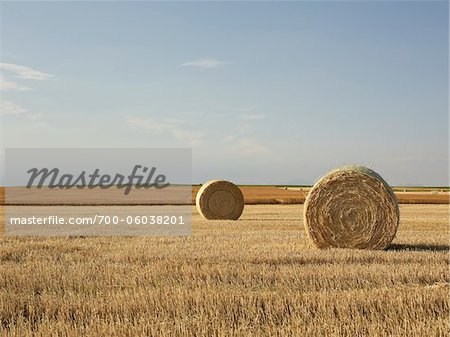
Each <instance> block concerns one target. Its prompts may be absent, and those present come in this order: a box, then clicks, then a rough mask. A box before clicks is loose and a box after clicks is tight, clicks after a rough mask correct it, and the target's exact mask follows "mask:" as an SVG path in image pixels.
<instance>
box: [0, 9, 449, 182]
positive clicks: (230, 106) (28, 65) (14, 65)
mask: <svg viewBox="0 0 450 337" xmlns="http://www.w3.org/2000/svg"><path fill="white" fill-rule="evenodd" d="M1 6H2V7H1V9H2V13H1V29H2V31H1V42H2V46H1V47H2V48H1V63H2V64H1V68H2V77H1V81H2V82H1V89H2V90H1V96H2V103H1V104H2V106H1V107H2V115H3V116H2V118H3V130H2V137H3V146H5V147H192V148H193V180H194V182H203V181H205V180H208V179H210V178H224V179H230V180H232V181H235V182H237V183H260V184H266V183H270V184H285V183H312V182H314V181H315V180H316V179H317V178H318V177H319V176H321V175H323V174H325V173H326V172H327V171H328V170H330V169H332V168H334V167H336V166H341V165H346V164H362V165H366V166H368V167H371V168H373V169H375V170H376V171H378V172H379V173H380V174H381V175H383V176H384V177H385V178H386V179H387V180H388V182H389V183H391V184H395V185H398V184H423V185H448V157H449V149H448V127H449V124H448V76H449V72H448V13H449V11H448V3H447V2H306V1H305V2H283V3H279V2H232V3H224V2H188V3H181V2H170V3H163V2H81V3H76V2H59V3H58V2H37V3H30V2H2V4H1Z"/></svg>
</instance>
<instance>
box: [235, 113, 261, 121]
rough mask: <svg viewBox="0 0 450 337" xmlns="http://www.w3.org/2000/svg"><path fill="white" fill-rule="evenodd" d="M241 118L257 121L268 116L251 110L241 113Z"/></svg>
mask: <svg viewBox="0 0 450 337" xmlns="http://www.w3.org/2000/svg"><path fill="white" fill-rule="evenodd" d="M239 118H240V119H242V120H246V121H256V120H259V119H264V118H266V116H265V115H263V114H260V113H251V112H249V113H242V114H240V115H239Z"/></svg>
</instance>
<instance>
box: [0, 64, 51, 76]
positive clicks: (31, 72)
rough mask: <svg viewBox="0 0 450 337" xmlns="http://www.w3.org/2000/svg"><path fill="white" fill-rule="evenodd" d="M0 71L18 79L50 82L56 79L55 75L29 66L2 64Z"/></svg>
mask: <svg viewBox="0 0 450 337" xmlns="http://www.w3.org/2000/svg"><path fill="white" fill-rule="evenodd" d="M0 69H3V70H5V71H7V72H10V73H13V74H14V75H15V77H17V78H22V79H26V80H48V79H51V78H54V77H55V75H52V74H47V73H44V72H42V71H39V70H36V69H32V68H30V67H27V66H21V65H18V64H12V63H0Z"/></svg>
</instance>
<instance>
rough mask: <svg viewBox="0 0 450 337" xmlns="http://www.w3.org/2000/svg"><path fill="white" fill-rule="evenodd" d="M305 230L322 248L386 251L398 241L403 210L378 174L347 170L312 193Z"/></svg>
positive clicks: (353, 168)
mask: <svg viewBox="0 0 450 337" xmlns="http://www.w3.org/2000/svg"><path fill="white" fill-rule="evenodd" d="M303 217H304V223H305V229H306V232H307V234H308V236H309V237H310V239H311V240H312V242H313V243H314V245H315V246H316V247H318V248H331V247H336V248H358V249H385V248H387V247H388V246H389V244H390V243H391V242H392V240H393V239H394V237H395V234H396V232H397V228H398V223H399V218H400V215H399V208H398V203H397V199H396V197H395V194H394V192H393V191H392V190H391V188H390V187H389V185H388V184H387V183H386V182H385V181H384V180H383V178H381V177H380V176H379V175H378V174H377V173H376V172H374V171H372V170H370V169H368V168H366V167H362V166H348V167H343V168H340V169H337V170H334V171H331V172H330V173H328V174H326V175H325V176H323V177H322V178H321V179H320V180H319V181H318V182H317V183H316V184H315V185H314V186H313V188H312V189H311V190H310V191H309V193H308V195H307V197H306V201H305V205H304V211H303Z"/></svg>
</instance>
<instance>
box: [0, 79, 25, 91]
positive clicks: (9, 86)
mask: <svg viewBox="0 0 450 337" xmlns="http://www.w3.org/2000/svg"><path fill="white" fill-rule="evenodd" d="M0 90H15V91H25V90H31V88H28V87H24V86H21V85H20V84H17V83H15V82H11V81H9V80H7V79H6V78H4V77H2V76H0Z"/></svg>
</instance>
